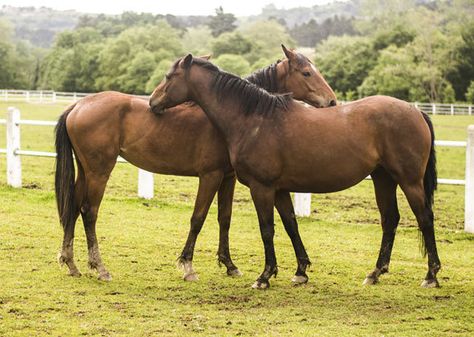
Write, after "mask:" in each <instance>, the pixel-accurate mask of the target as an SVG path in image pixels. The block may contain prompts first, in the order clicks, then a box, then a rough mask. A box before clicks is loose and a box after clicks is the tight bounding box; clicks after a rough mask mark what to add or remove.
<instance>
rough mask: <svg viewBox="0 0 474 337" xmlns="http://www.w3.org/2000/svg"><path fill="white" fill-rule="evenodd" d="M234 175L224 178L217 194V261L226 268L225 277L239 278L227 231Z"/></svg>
mask: <svg viewBox="0 0 474 337" xmlns="http://www.w3.org/2000/svg"><path fill="white" fill-rule="evenodd" d="M234 189H235V174H232V175H229V176H226V177H224V180H223V181H222V183H221V186H220V187H219V191H218V193H217V203H218V221H219V249H218V251H217V261H218V263H219V265H220V264H221V263H222V264H224V265H225V266H226V268H227V275H229V276H232V277H240V276H242V273H241V272H240V270H239V269H238V268H237V266H236V265H235V264H234V262H233V261H232V259H231V257H230V249H229V229H230V220H231V217H232V201H233V199H234Z"/></svg>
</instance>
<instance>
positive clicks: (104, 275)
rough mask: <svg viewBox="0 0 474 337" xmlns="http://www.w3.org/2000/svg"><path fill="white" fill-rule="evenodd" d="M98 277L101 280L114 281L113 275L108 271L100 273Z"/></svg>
mask: <svg viewBox="0 0 474 337" xmlns="http://www.w3.org/2000/svg"><path fill="white" fill-rule="evenodd" d="M97 278H98V279H99V280H100V281H106V282H110V281H112V276H111V275H110V274H109V273H108V272H106V273H102V274H100V275H99V276H98V277H97Z"/></svg>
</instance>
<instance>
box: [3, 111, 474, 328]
mask: <svg viewBox="0 0 474 337" xmlns="http://www.w3.org/2000/svg"><path fill="white" fill-rule="evenodd" d="M11 105H14V106H17V107H18V108H20V110H21V111H22V118H24V119H41V120H56V119H57V117H58V115H59V114H60V113H61V111H62V110H64V108H65V107H66V104H62V105H60V104H27V103H21V102H15V103H10V102H8V103H5V102H0V112H1V114H2V115H3V114H4V112H6V108H7V106H11ZM0 118H4V117H3V116H0ZM433 122H434V125H435V131H436V136H437V139H443V140H465V139H466V127H467V125H468V124H474V116H473V117H469V116H435V117H433ZM21 128H22V138H21V141H22V149H28V150H39V151H54V147H53V143H54V139H53V128H52V127H32V126H22V127H21ZM4 147H5V128H4V126H1V125H0V148H4ZM437 152H438V169H439V170H438V171H439V177H441V178H453V179H463V178H464V165H465V159H464V156H465V150H464V149H462V148H460V149H458V148H456V149H455V148H443V147H439V148H437ZM22 164H23V185H24V186H25V188H23V189H13V188H10V187H8V186H7V185H6V175H5V171H6V163H5V155H3V154H0V172H1V174H0V336H80V335H83V336H156V335H173V336H187V335H198V336H235V335H239V336H253V335H259V336H289V335H295V336H297V335H303V336H315V335H317V336H472V335H473V334H474V319H473V317H474V316H473V313H474V235H472V234H467V233H464V231H463V226H464V187H463V186H447V185H440V186H439V188H438V191H437V193H436V197H435V208H434V212H435V221H436V223H435V226H436V235H437V240H438V250H439V254H440V258H441V261H442V264H443V268H442V270H441V271H440V273H439V274H438V275H439V281H440V283H441V288H439V289H423V288H420V286H419V285H420V283H421V281H422V280H423V278H424V276H425V274H426V269H427V264H426V258H423V257H422V255H421V253H420V250H419V241H418V230H417V224H416V221H415V219H414V216H413V214H412V213H411V211H410V210H409V207H408V205H407V202H406V200H405V198H404V196H403V195H402V194H401V193H399V205H400V213H401V216H402V218H401V222H400V226H399V229H398V232H397V237H396V240H395V246H394V250H393V255H392V263H391V268H390V273H389V274H386V275H383V276H382V277H381V279H380V283H379V284H377V285H375V286H372V287H364V286H362V285H361V284H362V281H363V280H364V278H365V275H366V274H367V273H368V272H369V271H371V270H372V269H373V267H374V264H375V261H376V258H377V255H378V249H379V246H380V239H381V236H382V233H381V228H380V225H379V215H378V211H377V208H376V204H375V200H374V196H373V188H372V183H371V182H370V181H364V182H362V183H360V184H359V185H358V186H356V187H354V188H351V189H349V190H346V191H343V192H339V193H333V194H327V195H313V200H312V210H313V211H312V214H311V217H309V218H301V219H299V224H300V232H301V235H302V238H303V241H304V243H305V246H306V248H307V251H308V254H309V256H310V258H311V260H312V262H313V265H312V267H311V269H310V271H309V273H308V275H309V277H310V280H309V283H308V284H306V285H304V286H300V287H293V286H292V284H291V282H290V279H291V277H292V275H293V273H294V271H295V270H296V261H295V257H294V253H293V248H292V246H291V242H290V240H289V238H288V237H287V235H286V233H285V231H284V229H283V226H282V224H281V221H280V220H279V219H278V217H276V235H275V247H276V253H277V258H278V265H279V274H278V277H277V278H274V279H271V281H270V282H271V288H270V289H268V290H266V291H257V290H253V289H251V288H250V286H251V284H252V283H253V281H254V280H255V278H256V277H257V276H258V275H259V273H260V272H261V271H262V268H263V264H264V254H263V245H262V242H261V239H260V233H259V229H258V224H257V220H256V214H255V210H254V207H253V205H252V203H251V200H250V195H249V192H248V189H247V188H246V187H245V186H242V185H238V186H237V190H236V196H235V200H234V212H233V219H232V227H231V237H230V240H231V253H232V256H233V258H234V262H235V263H236V264H237V266H238V267H239V268H240V270H241V271H242V272H243V273H244V275H243V276H242V277H241V278H229V277H227V276H226V274H225V268H219V266H218V264H217V263H216V251H217V244H218V224H217V219H216V215H217V214H216V213H217V210H216V208H217V207H216V203H215V202H214V204H213V206H212V207H211V210H210V214H209V216H208V219H207V220H206V223H205V225H204V228H203V230H202V232H201V235H200V236H199V239H198V242H197V245H196V252H195V258H194V266H195V269H196V271H197V272H198V273H199V277H200V280H199V281H198V282H195V283H186V282H184V281H183V280H182V278H181V277H182V272H181V271H180V270H178V269H177V268H176V258H177V257H178V255H179V254H180V252H181V249H182V247H183V245H184V243H185V240H186V236H187V232H188V229H189V218H190V216H191V213H192V209H193V203H194V197H195V194H196V191H197V183H198V181H197V179H196V178H183V177H174V176H164V175H156V176H155V178H156V179H155V198H154V199H152V200H142V199H139V198H137V196H136V190H137V169H136V168H135V167H133V166H131V165H129V164H117V166H116V168H115V170H114V171H113V173H112V177H111V180H110V181H109V184H108V187H107V190H106V194H105V197H104V201H103V203H102V207H101V210H100V213H99V221H98V224H97V231H98V237H99V244H100V247H101V252H102V257H103V260H104V262H105V264H106V266H107V267H108V269H109V271H110V272H111V274H112V277H113V280H112V281H111V282H109V283H105V282H101V281H98V280H97V279H96V275H95V273H94V272H92V271H90V270H88V269H87V249H86V243H85V236H84V232H83V229H82V223H81V222H80V221H79V222H78V226H77V228H76V241H75V242H76V244H75V253H76V254H75V257H76V261H77V263H78V267H79V268H80V269H81V271H82V273H83V276H82V277H81V278H72V277H70V276H68V275H67V270H66V268H65V267H64V268H62V269H61V268H60V267H59V265H58V263H57V262H56V256H57V253H58V251H59V248H60V246H61V242H62V229H61V227H60V225H59V223H58V219H57V212H56V206H55V200H54V192H53V176H54V160H52V159H50V158H32V157H23V158H22Z"/></svg>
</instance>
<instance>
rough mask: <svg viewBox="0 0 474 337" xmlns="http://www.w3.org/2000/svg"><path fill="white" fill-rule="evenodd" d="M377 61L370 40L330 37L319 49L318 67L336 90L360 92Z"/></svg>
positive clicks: (317, 54) (376, 54)
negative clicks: (360, 87) (358, 90)
mask: <svg viewBox="0 0 474 337" xmlns="http://www.w3.org/2000/svg"><path fill="white" fill-rule="evenodd" d="M377 57H378V53H377V52H376V51H375V50H374V48H373V45H372V41H371V39H369V38H367V37H360V36H338V37H336V36H330V37H329V38H328V39H327V40H325V41H323V42H322V43H321V44H319V45H318V46H316V58H315V65H316V66H317V67H318V68H319V69H320V71H321V73H322V74H324V77H325V78H326V80H327V81H328V83H329V84H330V85H331V87H332V88H333V89H335V90H337V91H339V92H343V93H346V92H348V91H350V90H352V91H357V89H358V87H359V86H360V85H361V84H362V82H363V81H364V79H365V78H366V77H367V75H368V74H369V72H370V70H371V69H372V68H373V67H374V66H375V64H376V61H377Z"/></svg>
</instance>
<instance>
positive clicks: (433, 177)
mask: <svg viewBox="0 0 474 337" xmlns="http://www.w3.org/2000/svg"><path fill="white" fill-rule="evenodd" d="M421 113H422V115H423V118H424V119H425V122H426V124H428V127H429V129H430V133H431V150H430V157H429V158H428V164H427V165H426V171H425V176H424V178H423V185H424V186H425V201H426V207H428V208H429V209H430V210H431V208H432V206H433V202H434V191H435V190H436V188H437V187H438V173H437V171H436V151H435V147H434V141H435V135H434V130H433V123H432V122H431V119H430V117H429V116H428V115H427V114H426V113H424V112H423V111H422V112H421Z"/></svg>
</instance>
